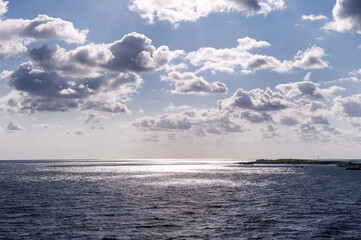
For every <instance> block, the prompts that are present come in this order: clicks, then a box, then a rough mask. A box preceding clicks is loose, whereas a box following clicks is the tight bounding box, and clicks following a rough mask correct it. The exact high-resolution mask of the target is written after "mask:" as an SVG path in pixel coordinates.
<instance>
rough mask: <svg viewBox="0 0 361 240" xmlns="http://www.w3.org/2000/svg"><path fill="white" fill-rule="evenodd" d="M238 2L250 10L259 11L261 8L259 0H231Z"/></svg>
mask: <svg viewBox="0 0 361 240" xmlns="http://www.w3.org/2000/svg"><path fill="white" fill-rule="evenodd" d="M231 1H233V2H235V3H236V4H239V5H240V6H241V7H244V8H246V9H247V10H249V11H258V10H260V9H261V6H260V5H259V0H231Z"/></svg>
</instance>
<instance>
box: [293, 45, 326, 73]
mask: <svg viewBox="0 0 361 240" xmlns="http://www.w3.org/2000/svg"><path fill="white" fill-rule="evenodd" d="M324 56H325V51H324V50H323V49H322V48H320V47H317V46H312V47H311V48H308V49H306V51H304V52H302V51H299V52H298V53H297V55H296V56H295V62H294V64H293V65H294V66H295V67H298V68H302V69H320V68H327V67H329V65H328V62H326V61H325V60H323V59H322V58H323V57H324Z"/></svg>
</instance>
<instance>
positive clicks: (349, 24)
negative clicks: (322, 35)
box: [324, 0, 361, 34]
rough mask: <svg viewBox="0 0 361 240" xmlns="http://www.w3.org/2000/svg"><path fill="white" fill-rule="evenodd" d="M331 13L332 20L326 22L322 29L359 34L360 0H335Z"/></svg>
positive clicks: (360, 21)
mask: <svg viewBox="0 0 361 240" xmlns="http://www.w3.org/2000/svg"><path fill="white" fill-rule="evenodd" d="M332 14H333V21H331V22H329V23H327V24H326V25H325V26H324V29H327V30H334V31H337V32H351V33H357V34H361V2H360V1H359V0H336V5H335V6H334V8H333V10H332Z"/></svg>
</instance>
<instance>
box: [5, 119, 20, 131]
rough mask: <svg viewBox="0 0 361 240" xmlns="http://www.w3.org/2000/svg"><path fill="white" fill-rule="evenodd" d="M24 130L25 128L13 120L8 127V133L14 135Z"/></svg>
mask: <svg viewBox="0 0 361 240" xmlns="http://www.w3.org/2000/svg"><path fill="white" fill-rule="evenodd" d="M22 130H24V128H23V127H22V126H21V125H20V124H19V123H17V122H15V121H14V120H11V121H10V122H9V123H8V125H7V126H6V131H8V132H9V133H13V132H19V131H22Z"/></svg>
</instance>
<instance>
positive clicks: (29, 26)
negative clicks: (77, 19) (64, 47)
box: [0, 5, 88, 60]
mask: <svg viewBox="0 0 361 240" xmlns="http://www.w3.org/2000/svg"><path fill="white" fill-rule="evenodd" d="M0 11H1V5H0ZM87 33H88V30H79V29H76V28H74V25H73V23H71V22H68V21H65V20H62V19H60V18H52V17H48V16H46V15H39V16H38V17H36V18H34V19H31V20H30V19H4V20H2V19H0V60H2V59H4V58H6V57H10V56H12V55H15V54H17V53H20V52H24V51H26V46H27V45H29V44H30V43H32V42H34V41H39V40H62V41H65V42H67V43H78V44H82V43H84V42H85V41H86V36H87Z"/></svg>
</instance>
